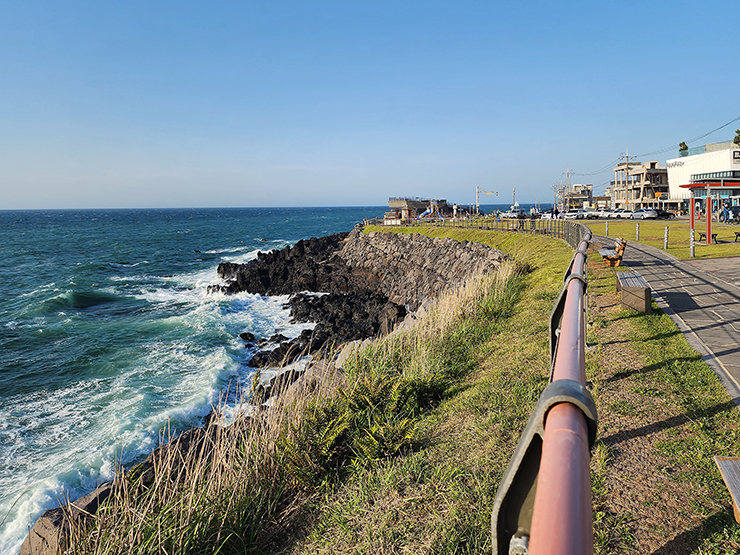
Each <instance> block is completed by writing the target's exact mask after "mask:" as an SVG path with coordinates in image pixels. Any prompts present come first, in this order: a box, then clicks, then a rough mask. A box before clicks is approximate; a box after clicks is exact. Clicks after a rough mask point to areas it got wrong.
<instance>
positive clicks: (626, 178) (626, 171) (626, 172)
mask: <svg viewBox="0 0 740 555" xmlns="http://www.w3.org/2000/svg"><path fill="white" fill-rule="evenodd" d="M622 156H624V158H625V165H624V173H623V176H624V201H625V204H629V203H630V200H629V193H628V192H627V191H628V188H627V187H628V181H629V175H630V149H629V148H628V149H627V153H626V154H623V155H622ZM631 158H632V159H635V158H637V156H632V157H631Z"/></svg>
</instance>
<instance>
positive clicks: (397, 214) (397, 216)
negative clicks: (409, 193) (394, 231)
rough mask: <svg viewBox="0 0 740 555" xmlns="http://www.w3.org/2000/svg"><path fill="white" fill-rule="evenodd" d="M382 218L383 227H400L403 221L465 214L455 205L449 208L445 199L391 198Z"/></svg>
mask: <svg viewBox="0 0 740 555" xmlns="http://www.w3.org/2000/svg"><path fill="white" fill-rule="evenodd" d="M388 208H390V210H389V211H388V212H386V213H385V217H384V218H383V220H384V223H385V225H401V224H402V223H403V222H404V221H408V220H413V219H416V218H424V217H429V218H435V217H436V218H438V217H440V216H441V217H446V218H447V217H452V216H454V215H456V213H457V212H460V213H462V212H465V213H467V210H466V209H464V208H458V206H457V205H453V206H450V205H449V204H447V200H445V199H427V198H422V197H391V198H389V199H388Z"/></svg>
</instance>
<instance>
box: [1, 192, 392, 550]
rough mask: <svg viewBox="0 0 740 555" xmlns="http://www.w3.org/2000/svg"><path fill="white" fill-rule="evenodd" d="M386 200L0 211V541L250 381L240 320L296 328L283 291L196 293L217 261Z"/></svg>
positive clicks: (281, 242)
mask: <svg viewBox="0 0 740 555" xmlns="http://www.w3.org/2000/svg"><path fill="white" fill-rule="evenodd" d="M384 210H385V209H384V207H382V206H381V207H362V208H264V209H258V208H251V209H250V208H244V209H187V210H185V209H177V210H174V209H173V210H77V211H75V210H64V211H0V238H1V239H2V240H0V553H17V552H18V550H19V549H20V544H21V542H22V541H23V539H24V538H25V536H26V534H27V532H28V530H29V528H30V527H31V526H32V525H33V523H34V522H35V520H36V519H37V518H38V517H39V516H40V515H41V513H42V512H43V511H44V510H46V509H49V508H51V507H55V506H58V505H59V503H60V500H62V499H66V498H71V499H74V498H76V497H79V496H81V495H84V494H86V493H89V492H90V491H92V490H93V489H94V488H95V487H96V486H97V485H98V484H99V483H100V482H103V481H106V480H110V479H112V478H113V476H114V474H115V469H116V465H117V464H120V465H123V466H124V467H126V468H130V467H131V466H132V465H133V464H135V463H137V462H139V461H141V460H143V458H145V457H146V456H147V455H148V454H149V453H150V452H151V451H152V450H153V449H154V448H156V447H157V446H158V445H159V434H160V431H161V430H162V429H163V428H165V427H166V426H170V427H171V428H172V429H174V430H177V431H183V430H185V429H187V428H189V427H192V426H197V425H199V424H200V423H202V421H203V418H204V417H205V416H206V415H207V414H208V413H209V412H210V411H211V407H212V405H215V404H218V403H219V399H220V396H221V394H222V392H224V391H225V390H226V389H228V388H230V387H231V386H234V385H235V384H236V383H237V382H238V381H241V382H242V383H251V377H252V374H253V371H254V369H253V368H250V367H248V366H247V364H246V361H248V360H249V358H250V357H251V355H252V354H253V353H252V352H251V351H249V350H248V349H245V347H244V342H243V341H242V340H241V339H239V337H238V334H239V333H241V332H244V331H249V332H251V333H254V334H255V335H256V336H258V337H269V336H271V335H273V334H274V333H276V332H277V331H280V332H281V333H282V334H283V335H286V336H287V337H294V336H297V335H298V334H300V332H301V331H302V330H303V329H305V327H306V326H310V324H291V323H290V320H289V314H288V311H287V310H286V309H285V308H284V307H283V304H284V302H285V301H286V300H287V297H261V296H259V295H251V294H246V293H243V294H238V295H234V296H226V295H223V294H220V293H218V294H207V292H206V288H207V286H208V285H211V284H215V283H219V282H220V280H219V279H218V276H217V274H216V268H217V266H218V264H219V263H220V262H224V261H229V262H247V261H249V260H251V259H253V258H255V257H256V256H257V253H258V252H259V251H268V250H271V249H279V248H283V247H285V246H287V245H291V244H294V243H295V242H297V241H298V240H299V239H302V238H308V237H315V236H322V235H327V234H330V233H334V232H338V231H349V230H350V229H352V227H353V226H354V225H355V224H356V223H358V222H361V221H362V220H363V219H364V218H372V217H376V216H379V215H382V214H383V212H384Z"/></svg>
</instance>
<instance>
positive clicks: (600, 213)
mask: <svg viewBox="0 0 740 555" xmlns="http://www.w3.org/2000/svg"><path fill="white" fill-rule="evenodd" d="M609 212H611V210H610V209H609V208H602V209H601V210H599V211H598V212H597V213H596V215H597V217H599V218H608V217H609Z"/></svg>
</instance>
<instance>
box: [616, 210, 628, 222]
mask: <svg viewBox="0 0 740 555" xmlns="http://www.w3.org/2000/svg"><path fill="white" fill-rule="evenodd" d="M631 217H632V210H629V209H627V208H623V209H622V211H621V212H620V213H619V214H617V218H621V219H622V220H629V219H630V218H631Z"/></svg>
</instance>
